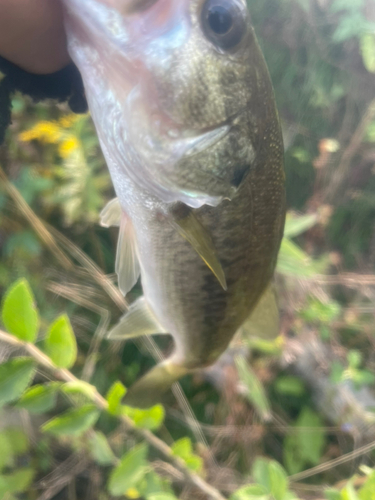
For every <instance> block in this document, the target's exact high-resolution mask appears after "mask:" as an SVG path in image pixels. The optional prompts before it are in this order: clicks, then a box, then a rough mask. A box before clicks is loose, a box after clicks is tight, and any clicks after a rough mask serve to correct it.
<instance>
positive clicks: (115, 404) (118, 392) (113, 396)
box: [106, 380, 126, 415]
mask: <svg viewBox="0 0 375 500" xmlns="http://www.w3.org/2000/svg"><path fill="white" fill-rule="evenodd" d="M125 394H126V387H125V386H124V385H123V384H122V383H121V382H120V381H119V380H117V381H116V382H115V383H114V384H112V386H111V387H110V389H109V391H108V392H107V396H106V400H107V402H108V412H109V413H110V414H111V415H118V414H119V413H120V412H121V400H122V398H123V397H124V396H125Z"/></svg>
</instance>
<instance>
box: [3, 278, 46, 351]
mask: <svg viewBox="0 0 375 500" xmlns="http://www.w3.org/2000/svg"><path fill="white" fill-rule="evenodd" d="M2 318H3V323H4V325H5V328H6V329H7V330H8V332H9V333H11V334H13V335H15V336H16V337H17V338H19V339H20V340H23V341H24V342H35V340H36V337H37V334H38V330H39V314H38V310H37V308H36V306H35V300H34V296H33V293H32V291H31V288H30V285H29V284H28V282H27V281H26V280H25V279H21V280H19V281H17V282H16V283H14V284H13V285H12V286H11V287H10V289H9V290H8V291H7V292H6V294H5V299H4V303H3V310H2Z"/></svg>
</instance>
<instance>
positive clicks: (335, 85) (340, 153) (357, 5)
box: [0, 0, 375, 500]
mask: <svg viewBox="0 0 375 500" xmlns="http://www.w3.org/2000/svg"><path fill="white" fill-rule="evenodd" d="M248 4H249V9H250V12H251V15H252V19H253V23H254V26H255V28H256V32H257V34H258V36H259V40H260V43H261V46H262V49H263V51H264V54H265V57H266V60H267V63H268V66H269V69H270V73H271V77H272V80H273V83H274V87H275V92H276V98H277V102H278V108H279V112H280V117H281V120H282V124H283V131H284V141H285V149H286V156H285V168H286V177H287V199H288V210H289V215H288V220H287V228H286V234H285V238H284V241H283V245H282V249H281V252H280V257H279V262H278V270H277V271H278V272H277V277H276V285H277V289H278V292H279V298H280V310H281V322H280V332H279V335H278V336H277V338H276V339H272V338H271V339H270V338H257V334H258V333H259V331H262V322H261V320H259V324H255V325H254V328H253V330H252V331H243V332H241V336H240V337H239V338H238V339H237V340H236V341H235V342H234V344H233V347H232V348H231V349H230V350H229V351H228V352H227V353H226V354H225V355H224V356H223V357H222V359H221V360H220V361H219V362H218V363H217V364H216V365H215V366H214V367H213V368H211V369H209V370H206V371H204V372H202V373H199V374H196V375H195V376H190V377H186V378H185V379H184V380H182V382H181V388H182V391H181V388H180V389H178V388H177V389H176V390H175V391H174V394H173V395H172V394H171V395H169V396H168V397H166V398H165V401H163V403H164V405H163V406H160V405H158V406H156V407H154V408H153V409H152V410H150V411H140V410H139V411H136V410H131V409H129V408H126V407H123V406H122V405H121V404H120V401H121V398H122V395H123V394H124V391H125V390H126V389H125V387H126V386H129V385H130V384H131V383H132V382H133V381H134V380H135V379H136V378H137V377H138V376H139V374H140V373H142V372H144V371H145V370H147V369H148V368H149V367H150V366H151V365H152V364H153V363H154V362H155V361H154V360H155V359H158V357H159V356H160V353H161V352H163V353H167V352H168V350H169V349H170V347H171V345H170V341H168V340H165V339H156V341H154V340H151V339H145V340H143V341H139V342H136V343H132V342H128V343H126V345H123V344H121V343H115V344H114V343H109V342H108V341H107V340H105V339H104V338H103V337H104V334H105V332H106V331H107V330H108V328H109V327H110V325H111V324H114V323H115V322H116V321H117V320H118V318H119V317H120V315H121V314H122V313H123V311H125V310H126V306H127V303H126V302H125V300H124V299H123V298H122V297H121V294H120V293H119V292H118V290H117V288H116V277H115V275H114V256H115V250H116V238H117V231H116V230H115V229H110V230H108V229H104V228H101V227H100V226H99V224H98V219H99V218H98V215H99V212H100V210H101V209H102V208H103V206H104V205H105V203H106V202H107V201H108V200H110V199H111V198H112V197H113V189H112V186H111V182H110V179H109V175H108V172H107V169H106V166H105V163H104V161H103V158H102V155H101V153H100V150H99V146H98V141H97V138H96V135H95V131H94V129H93V126H92V123H91V121H90V118H89V116H73V115H71V114H69V112H68V110H67V109H66V108H64V107H63V106H56V105H55V104H54V103H44V104H38V105H35V104H33V103H31V102H30V101H29V100H27V99H25V98H23V97H22V96H20V95H16V96H14V99H13V124H12V127H11V129H10V130H9V131H8V134H7V138H6V142H5V144H4V146H3V147H2V148H1V149H0V163H1V170H0V177H1V186H0V251H1V263H0V290H1V291H0V293H1V295H2V297H3V299H2V320H1V321H2V327H1V330H0V363H1V364H0V406H1V407H2V409H1V410H0V411H1V413H0V450H1V453H0V499H7V500H13V499H14V498H20V499H24V500H34V499H42V500H47V499H64V500H65V499H69V500H74V499H103V500H104V499H110V498H114V497H122V498H125V499H134V498H144V499H146V500H171V499H172V500H173V499H175V498H181V499H193V498H194V499H196V498H197V499H200V498H202V499H204V498H215V499H223V498H230V499H231V500H250V499H255V498H258V499H263V500H267V499H268V500H272V499H273V500H288V499H293V498H301V499H315V500H318V499H323V498H325V499H328V500H374V498H375V496H374V495H375V493H374V492H375V469H374V468H373V467H374V459H375V454H374V449H375V386H374V383H375V322H374V313H375V309H374V304H375V2H374V0H263V1H262V2H259V1H258V0H248ZM140 293H141V289H140V287H139V286H137V287H136V288H135V289H134V290H133V291H132V292H131V294H130V296H129V297H127V299H128V300H129V302H130V301H132V300H134V298H136V297H137V296H138V295H139V294H140ZM35 303H36V304H37V307H35ZM184 394H185V396H184ZM219 491H220V492H221V493H219Z"/></svg>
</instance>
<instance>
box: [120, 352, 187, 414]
mask: <svg viewBox="0 0 375 500" xmlns="http://www.w3.org/2000/svg"><path fill="white" fill-rule="evenodd" d="M187 373H189V370H188V369H187V368H185V367H184V366H182V365H179V364H177V363H173V360H168V359H167V360H166V361H164V362H163V363H160V364H158V365H156V366H155V367H154V368H152V370H150V371H149V372H148V373H146V375H144V376H143V377H141V378H140V379H139V380H138V381H137V382H135V384H133V385H132V386H131V387H130V389H129V390H128V392H127V393H126V395H125V398H124V400H123V403H124V404H125V405H128V406H133V407H135V408H149V407H151V406H154V405H156V404H157V403H160V400H161V398H162V396H163V394H165V393H166V392H167V391H168V390H169V389H170V388H171V387H172V385H173V384H174V383H175V382H177V381H178V380H179V379H180V378H181V377H183V376H184V375H186V374H187Z"/></svg>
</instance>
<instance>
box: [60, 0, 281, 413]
mask: <svg viewBox="0 0 375 500" xmlns="http://www.w3.org/2000/svg"><path fill="white" fill-rule="evenodd" d="M63 6H64V22H65V27H66V32H67V39H68V49H69V52H70V55H71V57H72V59H73V61H74V62H75V64H76V65H77V67H78V68H79V70H80V72H81V75H82V78H83V82H84V86H85V93H86V97H87V100H88V104H89V109H90V112H91V115H92V118H93V121H94V124H95V127H96V130H97V134H98V137H99V141H100V144H101V148H102V151H103V153H104V156H105V159H106V163H107V165H108V168H109V171H110V174H111V177H112V181H113V185H114V189H115V191H116V195H117V198H115V199H114V200H112V201H111V202H110V203H109V204H108V205H107V206H106V207H105V209H104V210H103V212H102V214H101V223H102V225H103V226H112V225H113V226H119V228H120V229H119V239H118V246H117V256H116V272H117V275H118V284H119V288H120V290H121V291H122V293H123V294H124V295H126V294H127V293H128V292H129V291H130V290H131V289H132V288H133V286H134V285H135V283H136V282H137V280H138V279H139V277H141V282H142V290H143V296H142V297H140V298H138V299H137V300H136V301H135V302H133V303H132V304H131V305H130V307H129V310H128V311H127V313H126V314H125V315H124V316H123V317H122V318H121V319H120V321H119V322H118V324H116V325H115V326H114V327H113V328H112V330H111V331H110V332H109V335H108V336H109V338H111V339H116V340H119V339H121V340H128V339H134V338H136V337H139V336H141V335H153V334H169V335H171V336H172V337H173V340H174V350H173V352H172V354H171V355H170V356H169V357H168V358H167V359H166V360H164V361H162V362H161V363H159V364H158V365H156V366H155V367H154V368H152V369H151V370H150V371H149V372H148V373H146V374H145V375H143V376H142V377H141V378H140V379H139V380H138V381H136V382H135V383H134V384H133V385H132V386H131V387H130V388H129V390H128V392H127V394H126V396H125V399H124V401H123V402H124V404H127V405H129V406H135V407H139V408H147V407H150V406H152V405H154V404H156V403H159V402H160V401H161V400H162V397H163V395H164V394H165V393H166V392H167V391H168V390H169V389H170V388H171V386H172V385H173V384H174V383H175V382H177V381H178V380H179V379H180V378H181V377H183V376H184V375H186V374H189V373H191V372H193V371H194V370H197V369H201V368H204V367H207V366H210V365H212V364H213V363H215V361H216V360H218V358H219V357H220V356H221V355H222V353H223V352H224V351H225V350H226V349H227V347H228V345H229V343H230V342H231V340H232V338H233V337H234V336H235V334H236V332H238V330H239V329H241V328H243V326H244V324H246V321H247V320H248V318H249V317H250V319H251V316H252V315H254V311H255V310H256V307H257V304H258V303H259V301H260V300H261V298H262V296H264V294H265V293H267V290H269V287H270V283H271V281H272V277H273V273H274V269H275V266H276V262H277V254H278V251H279V248H280V243H281V239H282V235H283V228H284V221H285V186H284V184H285V176H284V169H283V157H284V151H283V140H282V134H281V128H280V123H279V118H278V112H277V109H276V103H275V97H274V91H273V87H272V84H271V80H270V76H269V73H268V69H267V66H266V63H265V60H264V57H263V55H262V52H261V49H260V47H259V44H258V42H257V39H256V36H255V32H254V28H253V26H252V23H251V17H250V13H249V10H248V8H247V5H246V2H245V1H244V0H63ZM267 295H270V294H269V293H267ZM263 302H264V301H263ZM265 311H266V309H265ZM265 314H267V313H265Z"/></svg>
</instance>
